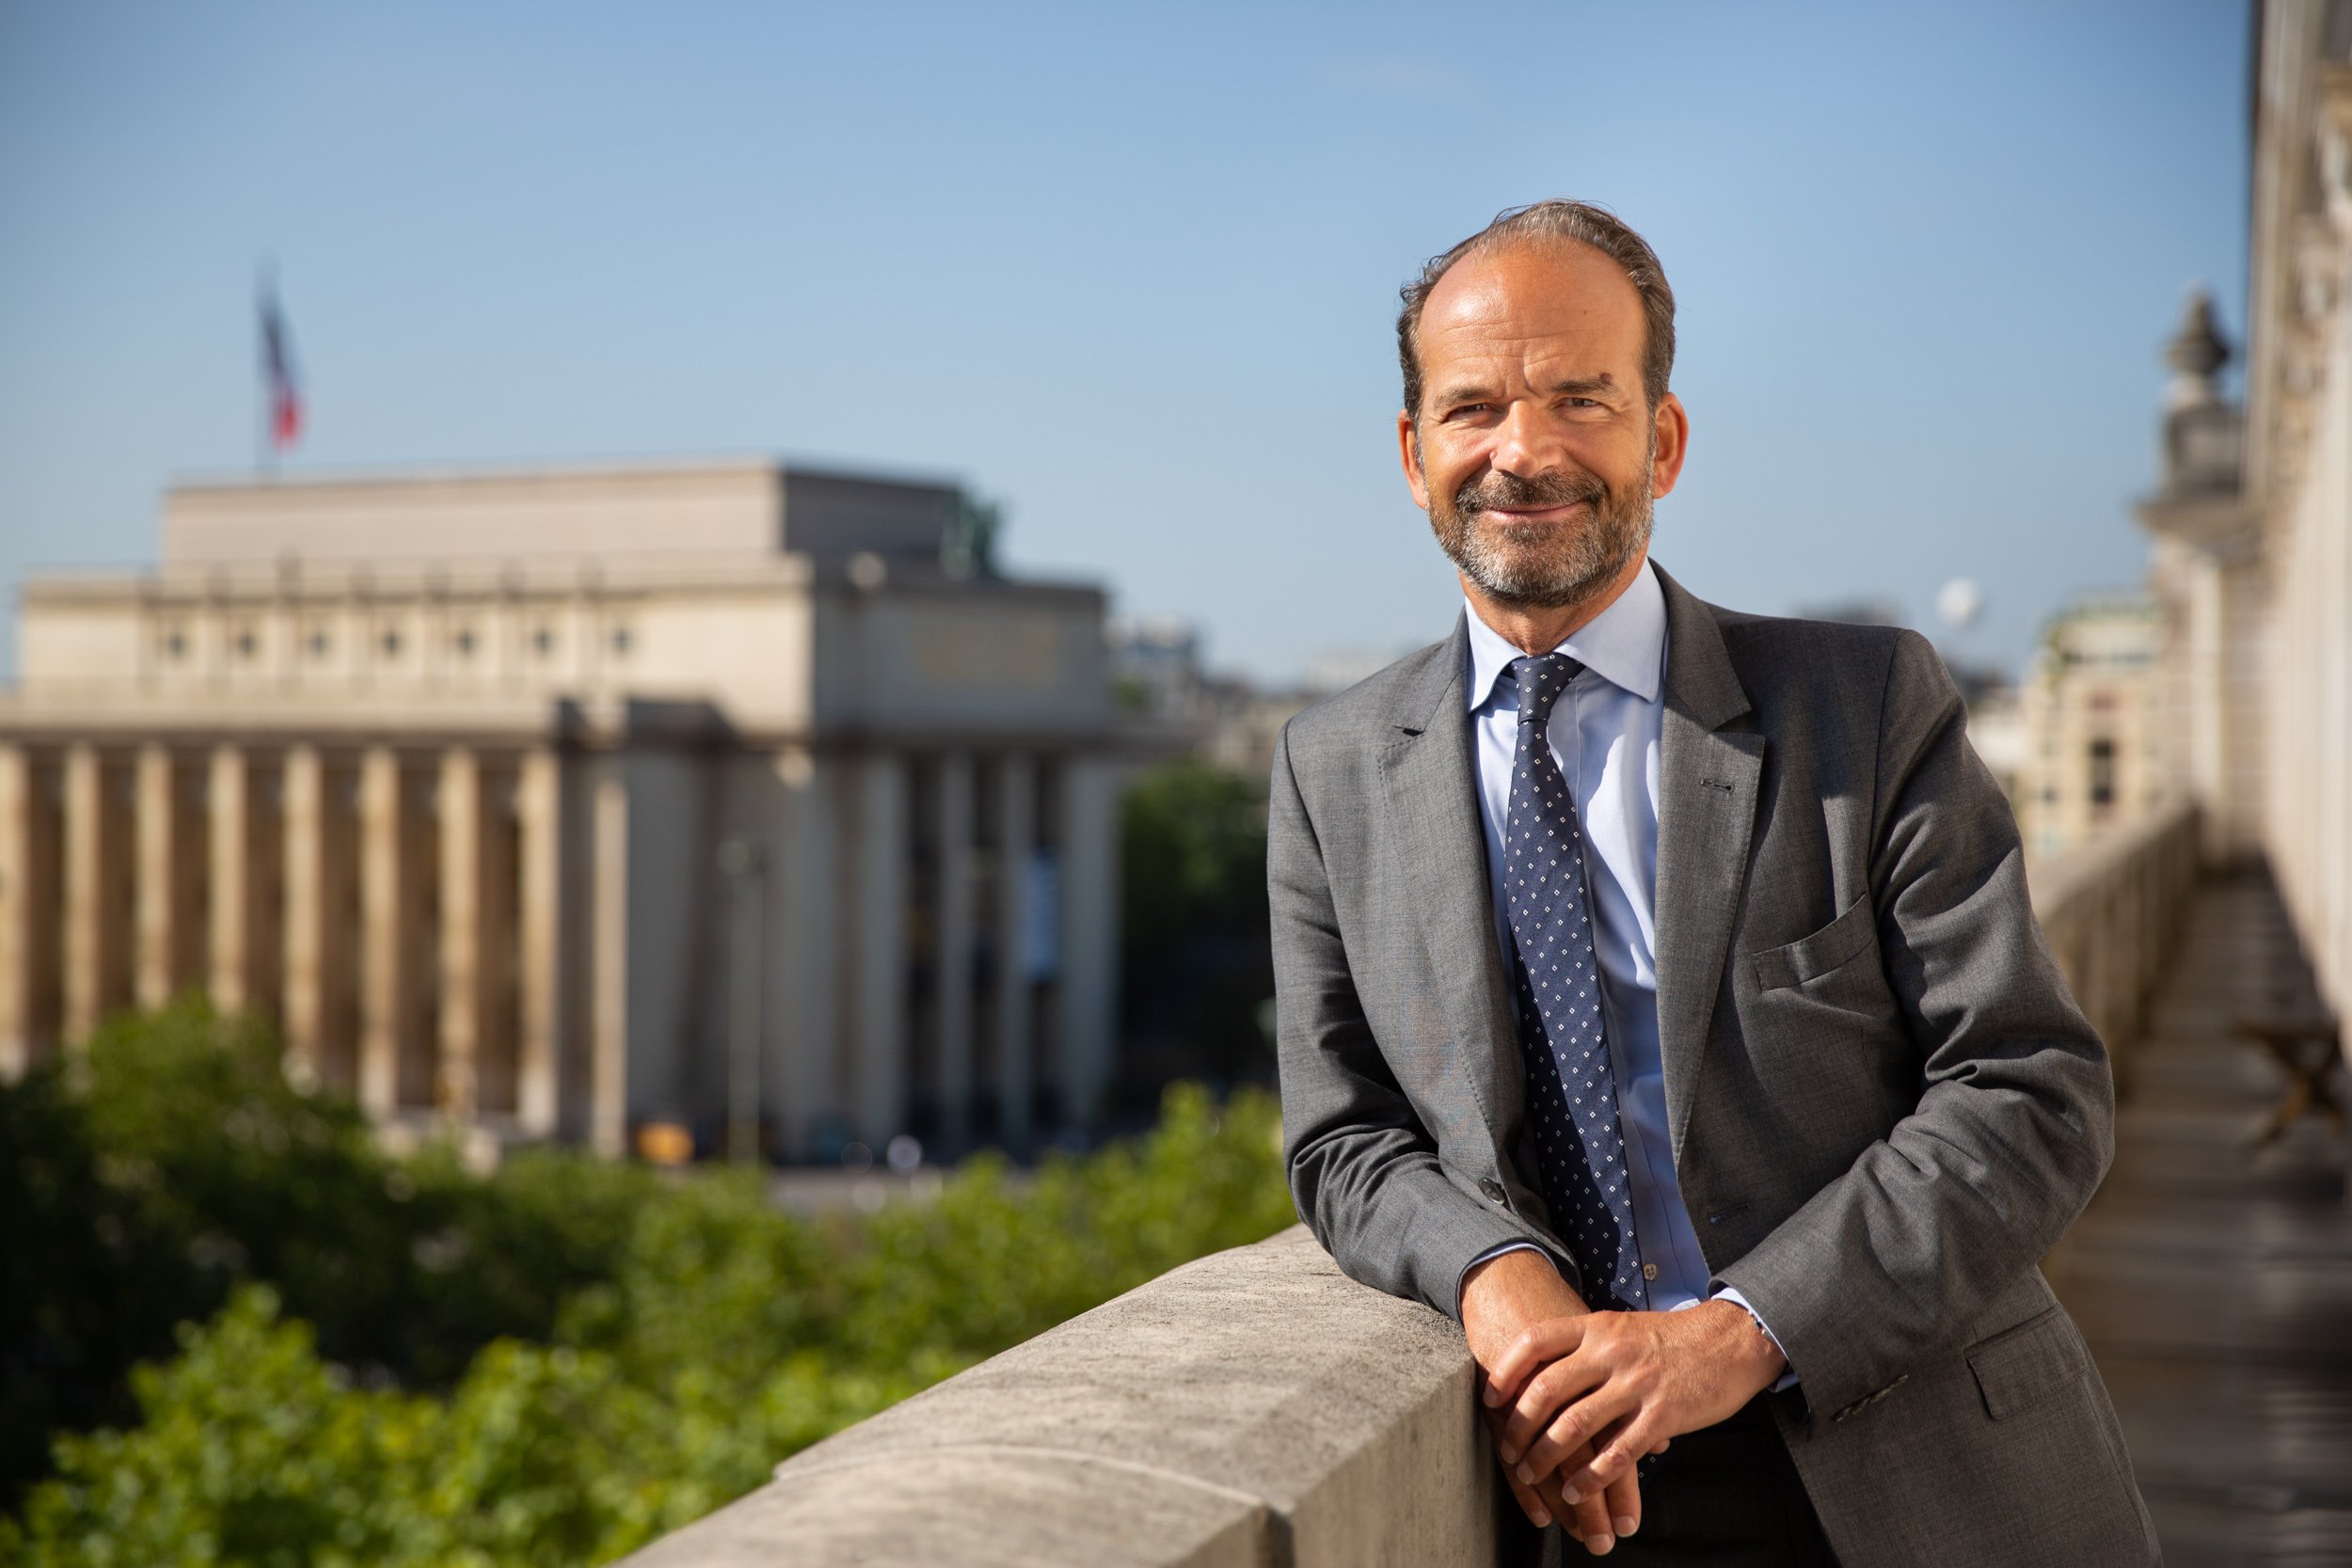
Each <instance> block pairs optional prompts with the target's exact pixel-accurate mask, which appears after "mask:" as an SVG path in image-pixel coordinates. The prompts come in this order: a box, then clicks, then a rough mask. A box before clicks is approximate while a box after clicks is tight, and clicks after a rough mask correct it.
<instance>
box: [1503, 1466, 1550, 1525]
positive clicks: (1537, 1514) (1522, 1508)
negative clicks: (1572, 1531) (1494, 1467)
mask: <svg viewBox="0 0 2352 1568" xmlns="http://www.w3.org/2000/svg"><path fill="white" fill-rule="evenodd" d="M1502 1480H1503V1484H1505V1485H1506V1486H1508V1487H1510V1488H1511V1496H1512V1497H1514V1498H1516V1499H1517V1500H1518V1505H1519V1512H1520V1513H1524V1514H1526V1515H1527V1522H1528V1523H1529V1524H1531V1525H1534V1527H1535V1528H1537V1529H1542V1528H1544V1527H1545V1526H1546V1525H1549V1524H1550V1523H1551V1521H1552V1519H1553V1518H1554V1517H1555V1515H1554V1514H1553V1513H1552V1512H1551V1509H1550V1507H1549V1505H1548V1504H1547V1503H1545V1501H1544V1499H1543V1497H1542V1496H1541V1495H1540V1494H1538V1493H1537V1491H1536V1489H1535V1488H1534V1487H1533V1486H1530V1485H1528V1484H1526V1483H1525V1482H1524V1481H1520V1480H1519V1479H1518V1477H1517V1476H1515V1475H1513V1474H1512V1473H1511V1472H1510V1471H1509V1470H1508V1469H1506V1470H1504V1471H1503V1472H1502ZM1552 1495H1553V1496H1554V1497H1557V1496H1558V1495H1559V1493H1558V1489H1557V1488H1554V1489H1553V1494H1552Z"/></svg>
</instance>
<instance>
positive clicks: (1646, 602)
mask: <svg viewBox="0 0 2352 1568" xmlns="http://www.w3.org/2000/svg"><path fill="white" fill-rule="evenodd" d="M1463 607H1464V610H1465V612H1466V613H1467V614H1468V616H1469V618H1470V711H1471V712H1472V713H1475V712H1477V711H1478V710H1479V709H1480V708H1482V707H1485V706H1486V704H1487V703H1488V702H1489V701H1490V700H1491V699H1492V698H1493V696H1494V688H1495V682H1496V681H1497V680H1499V679H1500V678H1501V677H1502V673H1503V671H1504V670H1506V669H1508V668H1509V667H1510V664H1511V661H1512V660H1513V659H1515V658H1519V657H1524V652H1525V651H1524V650H1523V649H1520V648H1516V647H1514V646H1512V645H1511V644H1510V643H1509V642H1506V641H1503V639H1502V633H1500V632H1498V631H1496V630H1495V629H1494V628H1493V627H1492V626H1488V625H1486V622H1484V621H1482V620H1480V619H1479V618H1478V610H1477V607H1476V606H1474V605H1471V604H1470V602H1469V601H1468V600H1464V601H1463ZM1553 652H1555V653H1564V654H1566V655H1567V656H1568V657H1571V658H1573V659H1575V660H1577V661H1578V662H1579V663H1581V664H1582V665H1583V666H1584V668H1586V669H1587V670H1590V671H1591V672H1592V673H1595V674H1597V675H1598V676H1599V677H1600V678H1601V679H1603V680H1605V681H1607V682H1608V683H1609V684H1610V685H1612V686H1614V687H1616V688H1617V689H1620V690H1623V691H1629V692H1631V693H1632V694H1633V695H1634V696H1636V697H1639V698H1641V699H1642V701H1644V702H1645V703H1654V702H1656V701H1658V690H1659V687H1660V685H1661V677H1662V675H1663V673H1664V670H1665V665H1666V593H1665V590H1663V589H1661V588H1660V587H1659V586H1658V573H1657V571H1656V570H1655V569H1654V568H1653V567H1651V565H1650V564H1649V562H1646V561H1645V562H1643V563H1642V570H1641V572H1640V573H1638V574H1637V575H1636V576H1635V577H1634V578H1633V580H1632V581H1631V582H1630V583H1629V584H1627V585H1626V591H1625V592H1624V593H1622V594H1618V595H1617V597H1616V600H1615V602H1614V603H1613V604H1611V605H1610V607H1609V608H1608V609H1607V610H1602V611H1601V612H1600V613H1599V614H1598V615H1596V616H1594V617H1593V618H1592V620H1591V621H1590V622H1588V623H1586V624H1585V625H1584V626H1582V627H1581V628H1580V629H1579V630H1578V631H1577V633H1576V635H1575V636H1573V637H1571V638H1569V639H1568V640H1567V641H1565V642H1563V643H1561V644H1560V646H1559V647H1558V648H1556V649H1554V650H1553Z"/></svg>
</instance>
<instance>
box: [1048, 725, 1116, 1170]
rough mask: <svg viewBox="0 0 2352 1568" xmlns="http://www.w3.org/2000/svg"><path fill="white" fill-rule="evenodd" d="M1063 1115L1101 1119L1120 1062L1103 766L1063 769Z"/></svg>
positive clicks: (1111, 785) (1110, 832) (1109, 790)
mask: <svg viewBox="0 0 2352 1568" xmlns="http://www.w3.org/2000/svg"><path fill="white" fill-rule="evenodd" d="M1057 858H1058V862H1059V866H1060V874H1061V986H1060V997H1059V1000H1060V1004H1061V1008H1060V1010H1061V1018H1060V1020H1059V1022H1060V1027H1059V1028H1058V1029H1057V1031H1056V1036H1057V1038H1058V1039H1059V1040H1060V1042H1061V1053H1060V1061H1059V1063H1058V1064H1057V1065H1058V1067H1059V1069H1060V1074H1059V1076H1060V1083H1059V1085H1058V1086H1059V1088H1060V1091H1061V1103H1062V1114H1063V1115H1064V1116H1065V1117H1069V1118H1070V1119H1071V1120H1072V1121H1073V1122H1074V1123H1076V1124H1078V1125H1080V1126H1089V1125H1091V1124H1092V1123H1093V1122H1094V1121H1095V1120H1096V1119H1097V1118H1098V1117H1100V1116H1101V1115H1102V1110H1103V1099H1104V1094H1105V1093H1106V1092H1107V1091H1108V1090H1109V1087H1110V1081H1111V1074H1112V1071H1113V1069H1114V1068H1115V1066H1116V1063H1117V1058H1118V1037H1119V1020H1118V1016H1117V1010H1118V998H1119V779H1118V774H1117V772H1116V770H1115V769H1114V768H1113V767H1112V766H1111V765H1110V764H1108V763H1104V762H1094V761H1074V760H1073V762H1071V763H1070V764H1069V765H1068V766H1067V767H1065V768H1063V769H1062V797H1061V845H1060V852H1059V855H1058V857H1057Z"/></svg>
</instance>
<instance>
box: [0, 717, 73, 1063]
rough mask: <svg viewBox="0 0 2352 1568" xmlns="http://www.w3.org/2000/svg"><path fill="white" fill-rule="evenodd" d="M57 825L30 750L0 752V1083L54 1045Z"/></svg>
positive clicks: (5, 747)
mask: <svg viewBox="0 0 2352 1568" xmlns="http://www.w3.org/2000/svg"><path fill="white" fill-rule="evenodd" d="M59 826H60V825H59V824H58V823H57V822H56V821H55V820H54V814H53V813H52V812H51V810H50V801H49V797H48V793H47V790H46V788H45V781H44V780H43V779H42V777H41V771H40V765H39V764H38V763H37V762H36V761H35V760H34V757H33V753H32V752H31V751H30V749H29V748H27V747H24V746H21V745H0V1082H8V1081H12V1080H14V1079H17V1078H21V1077H23V1076H24V1073H25V1071H26V1070H27V1069H30V1068H31V1067H32V1066H33V1065H34V1064H35V1063H36V1062H39V1061H40V1060H41V1059H43V1058H44V1057H46V1056H47V1055H48V1054H49V1053H50V1052H51V1051H52V1050H53V1049H54V1048H55V1046H56V1031H57V930H58V919H57V916H58V909H57V901H58V893H59V889H58V880H59V879H58V875H57V873H58V862H59V859H60V855H59V851H60V849H61V848H62V846H61V845H60V844H59V842H58V839H59V836H60V835H59Z"/></svg>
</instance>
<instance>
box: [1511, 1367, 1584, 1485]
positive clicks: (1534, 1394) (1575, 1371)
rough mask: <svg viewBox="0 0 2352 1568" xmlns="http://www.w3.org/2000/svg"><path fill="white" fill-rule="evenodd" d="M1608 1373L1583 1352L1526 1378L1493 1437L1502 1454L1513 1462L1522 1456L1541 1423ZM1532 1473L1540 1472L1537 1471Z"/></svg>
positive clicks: (1542, 1425) (1572, 1445)
mask: <svg viewBox="0 0 2352 1568" xmlns="http://www.w3.org/2000/svg"><path fill="white" fill-rule="evenodd" d="M1608 1376H1609V1371H1608V1369H1607V1368H1605V1367H1603V1366H1601V1365H1600V1364H1599V1363H1598V1360H1597V1358H1596V1357H1594V1356H1592V1355H1590V1354H1586V1355H1581V1356H1579V1355H1571V1356H1568V1357H1566V1358H1565V1359H1564V1360H1559V1361H1554V1362H1553V1363H1552V1364H1551V1365H1550V1366H1549V1367H1546V1368H1545V1369H1544V1370H1542V1371H1540V1372H1537V1373H1536V1374H1535V1375H1534V1377H1532V1378H1529V1379H1528V1380H1527V1386H1526V1387H1524V1388H1522V1389H1520V1390H1519V1397H1518V1401H1517V1402H1514V1403H1513V1404H1512V1405H1511V1407H1510V1409H1509V1411H1508V1413H1507V1418H1506V1419H1505V1420H1504V1421H1503V1423H1502V1431H1501V1432H1499V1433H1497V1434H1496V1436H1495V1441H1496V1442H1497V1443H1498V1444H1500V1445H1501V1446H1502V1457H1503V1458H1504V1459H1506V1460H1510V1461H1512V1462H1513V1463H1517V1462H1518V1460H1520V1459H1522V1458H1524V1457H1525V1456H1526V1453H1527V1450H1528V1449H1530V1448H1532V1447H1533V1446H1534V1443H1535V1440H1536V1438H1537V1437H1539V1436H1540V1435H1542V1433H1543V1430H1544V1428H1545V1426H1546V1425H1547V1424H1549V1422H1550V1420H1551V1418H1553V1417H1554V1416H1556V1415H1558V1414H1559V1413H1560V1410H1561V1408H1562V1407H1563V1406H1565V1405H1567V1404H1570V1403H1572V1402H1574V1401H1576V1400H1578V1399H1579V1398H1581V1397H1582V1396H1583V1395H1585V1394H1586V1393H1588V1392H1589V1391H1591V1390H1592V1389H1594V1388H1596V1387H1598V1386H1600V1384H1601V1383H1602V1382H1603V1381H1605V1380H1606V1379H1607V1378H1608ZM1584 1435H1585V1436H1586V1437H1590V1436H1591V1435H1592V1433H1591V1432H1590V1431H1587V1432H1586V1433H1585V1434H1584ZM1577 1441H1578V1442H1581V1441H1583V1439H1582V1438H1579V1439H1578V1440H1577ZM1568 1446H1569V1447H1570V1448H1574V1447H1575V1446H1576V1445H1575V1444H1574V1443H1571V1444H1570V1445H1568ZM1536 1473H1537V1474H1538V1475H1541V1474H1542V1472H1541V1471H1538V1472H1536Z"/></svg>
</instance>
